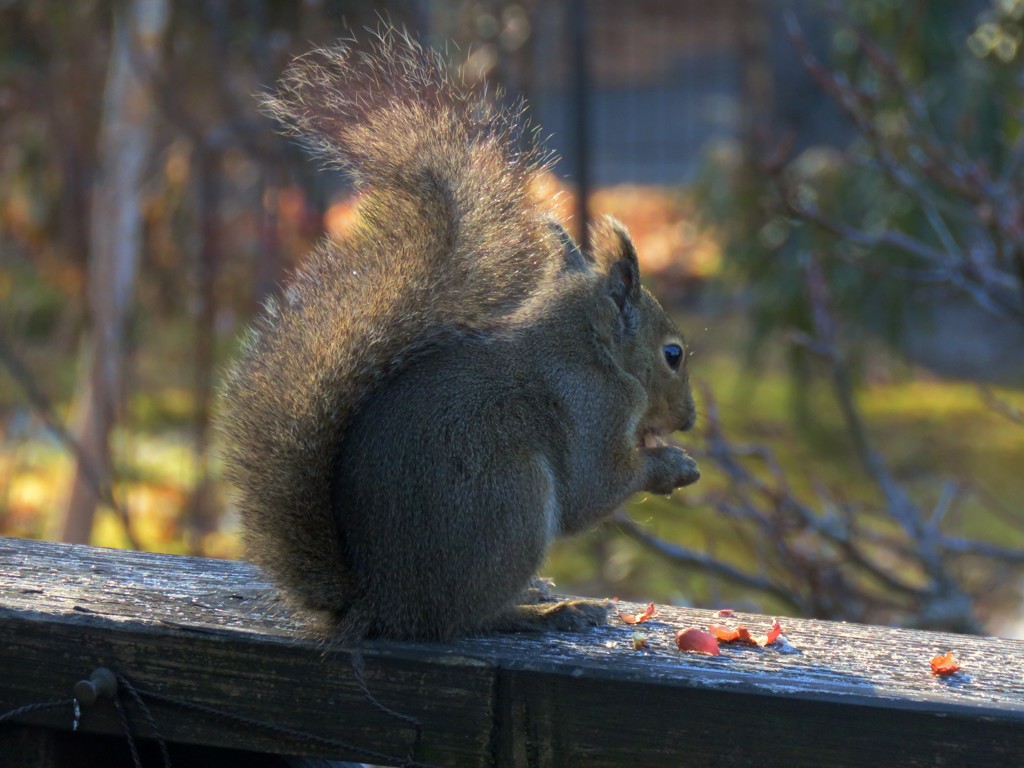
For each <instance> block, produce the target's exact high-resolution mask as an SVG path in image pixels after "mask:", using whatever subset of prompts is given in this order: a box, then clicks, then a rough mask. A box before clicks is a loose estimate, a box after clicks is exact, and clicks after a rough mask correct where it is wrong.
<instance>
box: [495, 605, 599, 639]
mask: <svg viewBox="0 0 1024 768" xmlns="http://www.w3.org/2000/svg"><path fill="white" fill-rule="evenodd" d="M610 610H611V603H609V602H605V601H595V600H561V601H559V602H553V603H534V604H532V605H514V606H512V607H510V608H507V609H506V610H504V611H503V612H502V613H500V614H498V615H497V616H495V617H493V618H492V619H490V620H488V621H487V622H486V623H485V624H484V625H483V626H482V627H481V630H482V631H483V632H578V631H580V630H583V629H588V628H590V627H599V626H601V625H602V624H605V623H606V622H607V621H608V613H609V611H610Z"/></svg>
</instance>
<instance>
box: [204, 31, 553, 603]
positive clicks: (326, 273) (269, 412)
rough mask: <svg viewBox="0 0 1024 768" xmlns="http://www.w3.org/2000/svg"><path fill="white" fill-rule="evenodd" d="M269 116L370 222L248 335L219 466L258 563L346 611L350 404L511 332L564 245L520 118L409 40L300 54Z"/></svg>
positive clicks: (322, 258)
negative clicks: (426, 359)
mask: <svg viewBox="0 0 1024 768" xmlns="http://www.w3.org/2000/svg"><path fill="white" fill-rule="evenodd" d="M266 107H267V109H268V111H269V112H270V113H271V114H272V115H273V116H275V117H277V118H278V119H280V120H281V121H282V122H283V123H284V124H285V125H286V126H287V127H288V129H289V130H290V131H291V132H293V133H294V134H295V135H297V136H299V137H301V139H302V140H304V141H305V142H307V143H308V144H310V145H311V146H312V147H313V148H314V149H315V150H316V151H317V153H318V154H319V155H320V157H321V158H322V159H323V160H325V161H326V163H327V164H328V165H329V166H332V167H335V168H341V169H344V170H345V171H347V172H349V173H350V174H351V176H352V178H353V179H354V181H355V182H356V184H357V186H358V188H359V189H360V191H361V197H360V202H359V204H358V210H359V217H358V221H357V223H356V225H355V226H354V228H353V230H352V231H351V232H349V233H348V234H345V235H342V236H340V237H337V238H334V239H330V240H327V241H326V242H324V243H323V244H321V246H320V247H319V248H318V249H317V250H316V252H315V253H314V254H313V255H312V256H311V257H310V258H308V259H307V261H306V263H305V265H304V266H303V268H302V269H301V271H299V272H298V273H297V274H296V275H295V276H294V277H293V279H292V280H291V282H290V283H289V285H287V287H286V288H285V291H284V295H283V296H282V297H281V299H280V300H271V301H268V302H267V305H266V309H265V312H264V313H263V314H262V316H261V317H260V319H258V320H257V321H256V323H255V324H254V326H253V327H252V328H251V329H250V332H249V336H248V338H247V340H246V343H245V347H244V350H243V353H242V355H241V359H240V360H239V361H238V363H237V364H236V366H235V367H234V368H233V369H232V370H231V371H230V372H229V374H228V376H227V382H226V385H225V387H224V392H223V394H224V397H223V416H222V419H221V426H222V431H223V433H224V437H225V442H226V455H225V460H226V468H227V472H228V475H229V477H230V479H231V480H232V481H233V483H234V485H235V487H236V489H237V492H238V505H239V510H240V513H241V519H242V525H243V535H244V539H245V544H246V547H247V550H248V552H249V556H250V557H251V558H252V559H253V560H254V561H255V562H256V563H257V564H258V565H260V566H261V567H262V568H263V569H264V570H265V571H266V572H267V573H268V574H269V575H270V576H272V577H273V578H274V579H275V580H276V581H277V582H278V583H279V584H280V585H281V586H283V587H284V588H285V591H286V593H288V594H290V596H291V597H293V598H295V599H296V600H297V602H298V604H299V605H300V606H301V607H304V608H307V609H312V610H314V611H317V612H326V613H327V614H328V615H331V616H334V617H337V616H339V615H340V614H343V613H344V612H345V610H346V608H347V607H348V602H347V600H348V597H349V595H350V593H351V586H352V585H351V583H350V580H351V576H350V574H349V573H348V572H347V571H346V569H345V567H344V558H343V553H344V541H343V539H342V536H343V535H344V534H343V532H340V531H339V530H338V528H337V526H336V523H335V520H334V516H333V513H332V509H331V507H332V498H333V494H334V492H335V491H334V489H333V488H332V479H331V478H332V474H333V464H334V461H335V456H336V454H337V449H338V445H339V443H340V440H341V437H342V435H343V434H344V431H345V429H346V425H347V423H348V422H349V420H350V418H351V415H352V412H353V409H354V408H355V407H357V406H358V404H359V402H360V401H361V400H362V399H363V398H365V397H367V395H368V394H369V393H371V392H372V390H373V388H374V387H375V386H376V385H378V384H379V383H380V382H381V381H383V380H384V379H386V378H387V377H388V376H389V375H391V374H393V373H394V372H396V371H398V370H400V369H401V368H402V367H403V365H405V364H406V363H407V362H408V361H409V360H410V359H412V358H413V357H415V356H416V355H418V354H421V353H422V352H424V351H427V350H429V349H430V348H431V347H432V346H434V345H437V344H440V343H444V342H445V341H448V340H451V339H454V338H458V337H460V336H463V335H467V334H473V335H479V334H481V333H486V332H487V331H488V329H489V328H493V327H495V326H497V325H500V323H501V321H502V318H504V317H506V316H508V315H509V314H510V313H512V312H514V311H515V310H516V309H517V308H519V307H520V306H521V305H522V304H523V303H524V301H525V300H526V299H527V298H528V297H529V296H530V295H531V294H532V293H533V291H534V290H535V289H536V287H537V284H538V282H539V281H540V280H542V279H544V277H545V276H546V275H549V274H551V272H552V270H553V269H555V268H556V265H555V264H554V263H553V254H555V253H557V252H558V251H559V249H560V248H561V245H560V244H558V243H556V241H557V238H558V233H557V232H556V231H554V230H552V229H551V227H550V226H549V221H550V215H549V212H548V211H547V209H546V208H545V207H544V206H543V205H540V204H538V202H537V201H536V200H535V197H534V196H533V194H532V193H531V188H530V187H531V181H532V179H533V178H534V176H535V175H536V174H537V173H538V172H539V171H541V170H542V168H543V167H544V158H543V157H542V156H540V155H538V154H536V153H535V152H530V151H523V150H522V149H521V147H520V146H519V139H520V138H521V137H520V136H519V135H518V134H517V128H516V118H517V117H518V116H517V115H516V114H514V113H509V112H505V111H501V110H498V109H495V108H493V107H492V106H491V105H490V102H488V100H486V99H485V98H482V97H479V96H477V95H474V94H473V93H472V92H471V91H470V90H469V89H467V88H464V87H462V86H461V85H459V84H457V83H455V82H454V81H453V80H452V79H451V78H450V77H449V76H448V75H447V74H446V73H445V69H444V67H443V66H442V64H441V63H440V61H439V60H438V58H437V57H436V56H435V55H433V54H431V53H430V52H428V51H426V50H424V49H423V48H421V47H419V46H418V45H417V44H415V43H413V42H412V41H410V40H409V39H407V38H406V37H404V36H401V35H398V34H396V33H394V32H387V33H383V34H380V35H379V36H378V37H377V39H376V40H375V41H374V45H373V46H372V50H371V51H370V52H369V53H360V52H358V51H356V50H354V49H353V48H350V47H345V46H341V47H337V48H333V49H324V50H319V51H315V52H313V53H312V54H309V55H307V56H305V57H302V58H300V59H298V60H297V61H296V62H295V63H294V64H293V65H292V67H291V68H290V69H289V70H288V72H287V73H286V74H285V76H284V79H283V84H282V86H281V87H280V89H279V91H278V92H277V93H276V94H275V95H272V96H269V97H267V99H266ZM394 481H395V483H396V484H397V483H402V482H404V479H403V478H400V477H396V478H394Z"/></svg>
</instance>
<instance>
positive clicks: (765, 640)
mask: <svg viewBox="0 0 1024 768" xmlns="http://www.w3.org/2000/svg"><path fill="white" fill-rule="evenodd" d="M708 631H709V632H710V633H711V634H712V635H714V636H715V637H716V638H717V639H718V640H720V641H722V642H723V643H735V642H742V643H747V644H748V645H760V646H765V645H771V644H772V643H774V642H775V641H776V640H778V639H779V636H780V635H781V634H782V632H783V630H782V625H780V624H779V620H778V619H775V621H774V622H773V623H772V628H771V629H769V630H768V634H767V635H759V636H757V637H754V636H753V635H751V634H750V630H749V629H747V628H746V627H744V626H743V625H742V624H740V625H738V626H737V627H736V628H735V629H731V628H729V627H726V626H724V625H722V624H710V625H708Z"/></svg>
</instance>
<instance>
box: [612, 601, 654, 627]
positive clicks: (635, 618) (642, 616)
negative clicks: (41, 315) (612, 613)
mask: <svg viewBox="0 0 1024 768" xmlns="http://www.w3.org/2000/svg"><path fill="white" fill-rule="evenodd" d="M657 615H658V612H657V611H656V610H654V603H650V604H649V605H648V606H647V608H646V609H644V611H643V612H642V613H619V618H620V619H622V623H623V624H643V623H644V622H645V621H647V620H648V619H649V618H651V617H652V616H657Z"/></svg>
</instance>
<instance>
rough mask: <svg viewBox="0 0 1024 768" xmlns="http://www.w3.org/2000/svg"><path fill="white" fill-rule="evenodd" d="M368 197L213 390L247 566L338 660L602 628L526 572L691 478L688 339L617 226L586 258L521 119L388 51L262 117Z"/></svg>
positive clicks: (315, 74)
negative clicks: (560, 214)
mask: <svg viewBox="0 0 1024 768" xmlns="http://www.w3.org/2000/svg"><path fill="white" fill-rule="evenodd" d="M264 100H265V106H266V109H267V111H268V112H269V113H270V114H271V115H272V116H274V117H276V118H277V119H279V120H280V121H281V122H282V123H283V124H284V125H285V127H286V131H288V132H290V133H291V134H292V135H294V136H297V137H299V138H300V139H301V140H302V141H304V142H305V143H306V144H307V145H309V146H311V147H312V148H313V149H314V150H315V151H316V152H317V153H319V155H320V157H321V158H322V159H323V160H324V161H326V164H327V165H328V166H330V167H333V168H335V169H341V170H344V171H346V172H348V174H349V175H350V177H351V179H352V180H353V182H354V184H355V185H356V188H357V189H358V190H359V193H360V194H359V202H358V218H357V223H356V224H355V226H354V227H353V229H352V230H351V231H350V232H347V233H346V234H343V235H339V236H335V237H333V238H331V239H327V240H326V241H325V242H323V243H322V244H321V245H320V246H319V247H318V248H317V249H316V250H315V252H314V253H313V254H312V255H311V256H310V257H309V258H308V260H307V261H306V262H305V264H304V266H303V267H302V268H301V269H300V270H299V271H297V273H296V274H294V276H293V277H292V278H291V280H290V283H289V284H288V285H287V286H286V288H285V289H284V291H283V296H282V297H281V298H280V299H278V300H270V301H268V302H267V303H266V306H265V310H264V311H263V313H262V314H261V316H260V317H259V319H257V320H256V321H255V323H254V324H253V326H252V327H251V329H250V331H249V333H248V336H247V338H246V341H245V343H244V344H243V350H242V352H241V353H240V356H239V359H238V360H237V361H236V362H235V363H234V364H233V367H232V369H231V370H230V372H229V373H228V375H227V377H226V378H227V381H226V383H225V386H224V387H223V401H222V402H223V406H224V408H223V415H222V417H221V428H222V432H223V436H224V438H225V442H226V455H225V465H226V471H227V474H228V477H229V479H230V480H231V481H232V483H233V484H234V486H235V488H236V491H237V505H238V509H239V514H240V517H241V523H242V529H243V541H244V544H245V547H246V550H247V553H248V557H249V558H250V559H251V560H253V561H254V562H255V563H256V564H257V565H258V566H259V567H260V568H261V569H262V570H263V571H264V572H265V573H266V574H268V575H269V576H270V577H271V578H272V580H273V581H276V582H277V584H278V586H279V587H280V588H281V591H282V593H283V596H284V597H285V598H286V599H288V601H289V602H290V603H291V604H293V605H294V606H295V607H296V608H297V609H299V611H300V612H301V613H302V614H304V615H305V616H306V617H308V618H309V619H310V622H311V626H312V627H314V628H315V631H316V632H317V633H323V634H325V635H326V636H328V637H333V638H335V639H336V640H337V641H339V642H359V641H361V640H363V639H366V638H396V639H433V640H444V639H448V638H452V637H455V636H463V635H471V634H484V633H493V632H505V631H544V630H568V631H573V630H580V629H583V628H586V627H590V626H595V625H599V624H602V623H604V622H605V621H606V619H607V614H608V611H609V607H610V604H609V603H608V602H606V601H589V600H567V599H561V600H554V599H553V598H549V597H548V596H547V595H546V593H543V592H542V591H541V590H539V589H538V588H537V586H536V585H537V583H538V582H537V581H536V580H535V575H536V573H537V569H538V568H539V567H540V566H541V564H542V561H543V560H544V557H545V553H546V551H547V549H548V547H549V545H550V544H551V543H552V541H553V540H554V539H555V538H556V537H558V536H564V535H570V534H573V533H576V532H578V531H582V530H584V529H586V528H588V527H590V526H592V525H593V524H595V523H597V522H599V521H600V520H602V519H603V518H605V517H606V516H608V515H609V514H610V513H611V512H613V511H614V510H615V509H616V508H617V507H618V506H619V505H620V504H622V503H623V502H624V501H625V500H626V499H627V498H628V497H629V496H630V495H632V494H634V493H636V492H638V491H649V492H652V493H658V494H669V493H671V492H672V491H673V490H674V489H676V488H678V487H682V486H685V485H689V484H690V483H693V482H696V480H697V479H698V478H699V477H700V474H699V472H698V470H697V465H696V462H695V461H694V460H693V459H692V458H691V457H690V456H689V455H688V454H687V453H686V452H685V451H684V450H683V449H682V448H678V447H675V446H670V445H666V444H665V443H664V442H663V440H662V439H661V438H662V437H664V436H666V435H667V434H668V433H670V432H673V431H675V430H688V429H690V428H691V427H692V426H693V424H694V420H695V412H694V403H693V397H692V393H691V389H690V385H689V380H688V374H687V366H686V356H687V353H686V347H685V344H684V341H683V338H682V336H681V334H680V332H679V331H678V330H677V328H676V327H675V325H674V324H673V322H672V320H670V319H669V317H668V316H667V314H666V313H665V312H664V311H663V310H662V308H661V306H660V305H659V304H658V302H657V300H656V299H655V298H654V297H653V296H652V295H651V294H650V293H649V292H648V291H647V290H646V289H644V288H643V287H642V286H641V284H640V274H639V268H638V264H637V255H636V251H635V249H634V246H633V244H632V242H631V240H630V238H629V235H628V234H627V232H626V230H625V229H624V227H623V226H622V225H621V224H619V223H618V222H616V221H614V220H611V219H602V220H600V221H599V222H597V223H596V224H595V225H594V227H593V228H592V238H591V242H592V243H593V247H592V248H591V249H590V250H591V252H589V253H584V252H583V251H582V250H581V249H580V247H579V246H578V245H577V244H576V243H575V242H574V241H573V239H572V237H571V236H570V235H569V234H568V233H567V231H566V230H565V229H564V227H563V226H562V225H561V224H560V223H558V222H557V220H556V218H555V217H554V215H553V213H552V212H551V209H550V206H549V203H547V202H545V201H543V200H540V199H538V196H537V195H536V194H534V192H533V191H532V188H533V186H534V183H535V182H536V180H537V177H538V175H539V174H541V173H543V172H544V171H545V170H547V168H548V167H549V166H550V161H549V157H548V156H546V155H545V154H543V153H542V152H541V151H540V150H537V149H531V150H524V149H522V145H523V143H524V142H523V141H521V139H522V138H523V133H522V130H523V129H522V127H521V120H520V118H521V114H522V111H521V108H520V109H509V108H505V109H501V108H499V107H497V106H495V103H494V100H493V99H488V98H487V97H486V96H484V95H480V94H479V93H478V92H477V91H474V90H473V89H471V88H469V87H468V86H464V85H462V84H461V83H459V82H457V81H456V79H455V78H454V77H453V76H452V75H450V74H449V73H448V72H447V70H446V69H445V67H444V65H443V63H442V61H441V59H440V57H439V56H438V55H437V54H434V53H431V52H430V51H428V50H427V49H425V48H423V47H421V46H420V45H419V44H417V43H416V42H414V41H412V40H411V39H409V38H408V37H407V36H405V35H399V34H397V33H394V32H384V33H381V34H379V35H378V36H377V39H376V40H375V41H374V43H373V46H372V50H371V51H370V52H368V53H367V52H364V53H357V52H356V51H354V50H353V48H352V47H351V46H349V45H346V44H339V45H338V46H337V47H334V48H327V49H319V50H316V51H314V52H312V53H310V54H307V55H306V56H304V57H300V58H299V59H297V60H296V61H295V62H294V63H293V64H292V65H290V67H289V69H288V70H287V71H286V73H285V74H284V76H283V78H282V81H281V85H280V86H279V88H278V89H277V90H276V91H275V92H274V93H272V94H270V95H267V96H266V97H264Z"/></svg>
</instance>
